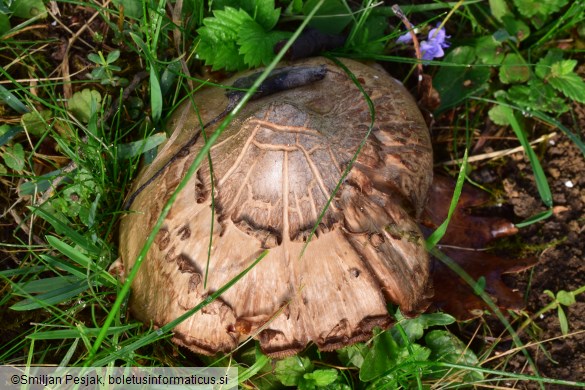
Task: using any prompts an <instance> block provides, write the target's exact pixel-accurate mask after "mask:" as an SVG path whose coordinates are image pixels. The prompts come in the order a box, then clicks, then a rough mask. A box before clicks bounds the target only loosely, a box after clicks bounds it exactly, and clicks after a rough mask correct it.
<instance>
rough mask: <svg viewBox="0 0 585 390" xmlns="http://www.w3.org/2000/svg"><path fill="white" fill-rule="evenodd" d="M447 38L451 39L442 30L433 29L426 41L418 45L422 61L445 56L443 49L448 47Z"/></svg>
mask: <svg viewBox="0 0 585 390" xmlns="http://www.w3.org/2000/svg"><path fill="white" fill-rule="evenodd" d="M447 38H451V36H450V35H447V33H446V32H445V29H444V28H441V29H438V28H433V29H432V30H431V31H429V35H428V37H427V40H426V41H422V42H421V43H420V50H421V52H422V59H423V60H432V59H433V58H440V57H443V56H444V55H445V52H444V51H443V49H444V48H447V47H449V43H448V42H447Z"/></svg>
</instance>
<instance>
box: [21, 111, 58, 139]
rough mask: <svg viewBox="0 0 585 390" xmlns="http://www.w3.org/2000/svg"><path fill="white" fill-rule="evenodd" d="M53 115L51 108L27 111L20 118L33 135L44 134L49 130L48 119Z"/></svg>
mask: <svg viewBox="0 0 585 390" xmlns="http://www.w3.org/2000/svg"><path fill="white" fill-rule="evenodd" d="M51 117H52V113H51V111H49V110H42V111H31V112H27V113H26V114H24V115H23V116H22V117H21V118H20V123H21V124H22V126H23V127H24V128H25V129H26V131H28V132H29V133H30V134H32V135H42V134H44V133H45V131H47V130H48V127H47V121H49V120H50V119H51Z"/></svg>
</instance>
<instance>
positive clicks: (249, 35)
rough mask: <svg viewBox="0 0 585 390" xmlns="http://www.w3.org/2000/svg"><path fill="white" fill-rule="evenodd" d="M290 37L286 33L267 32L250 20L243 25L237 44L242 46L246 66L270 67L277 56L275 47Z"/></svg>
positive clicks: (241, 52) (241, 50) (241, 51)
mask: <svg viewBox="0 0 585 390" xmlns="http://www.w3.org/2000/svg"><path fill="white" fill-rule="evenodd" d="M290 36H291V34H290V33H288V32H284V31H271V32H267V31H266V30H264V28H263V27H262V26H261V25H259V24H258V23H256V22H255V21H253V20H248V21H246V22H244V23H243V24H242V26H241V28H240V34H239V37H238V39H237V41H236V43H237V44H238V45H239V46H240V49H239V52H240V54H242V55H243V56H244V62H245V63H246V65H248V67H251V68H254V67H257V66H259V65H268V64H269V63H270V61H272V59H273V58H274V56H275V54H274V45H275V44H276V43H277V42H279V41H282V40H283V39H286V38H288V37H290Z"/></svg>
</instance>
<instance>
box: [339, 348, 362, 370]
mask: <svg viewBox="0 0 585 390" xmlns="http://www.w3.org/2000/svg"><path fill="white" fill-rule="evenodd" d="M369 351H370V349H369V348H368V347H367V346H366V345H365V344H363V343H356V344H353V345H348V346H347V347H344V348H341V349H338V350H337V356H338V357H339V360H340V361H341V362H342V363H343V364H344V365H345V366H347V367H349V366H355V367H357V368H360V367H361V366H362V364H363V363H364V358H365V356H366V355H367V354H368V352H369Z"/></svg>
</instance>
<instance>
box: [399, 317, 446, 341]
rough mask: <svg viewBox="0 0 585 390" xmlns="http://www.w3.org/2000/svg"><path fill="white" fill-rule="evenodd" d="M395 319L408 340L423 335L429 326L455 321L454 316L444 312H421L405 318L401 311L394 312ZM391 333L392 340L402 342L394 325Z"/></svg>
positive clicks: (414, 339)
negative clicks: (416, 315) (418, 314)
mask: <svg viewBox="0 0 585 390" xmlns="http://www.w3.org/2000/svg"><path fill="white" fill-rule="evenodd" d="M396 319H397V320H398V324H400V326H402V329H403V330H404V332H405V333H406V336H407V337H408V340H409V341H410V342H414V341H416V340H418V339H420V338H421V337H423V335H424V331H425V330H426V329H428V328H430V327H431V326H446V325H450V324H452V323H454V322H455V318H454V317H453V316H451V315H449V314H446V313H430V314H421V315H420V316H418V317H416V318H408V319H407V318H405V317H404V316H403V315H402V313H400V312H398V313H397V314H396ZM392 335H393V337H394V340H396V341H397V342H398V343H399V344H402V338H401V337H400V334H399V332H398V330H397V329H396V326H394V327H393V328H392Z"/></svg>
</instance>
